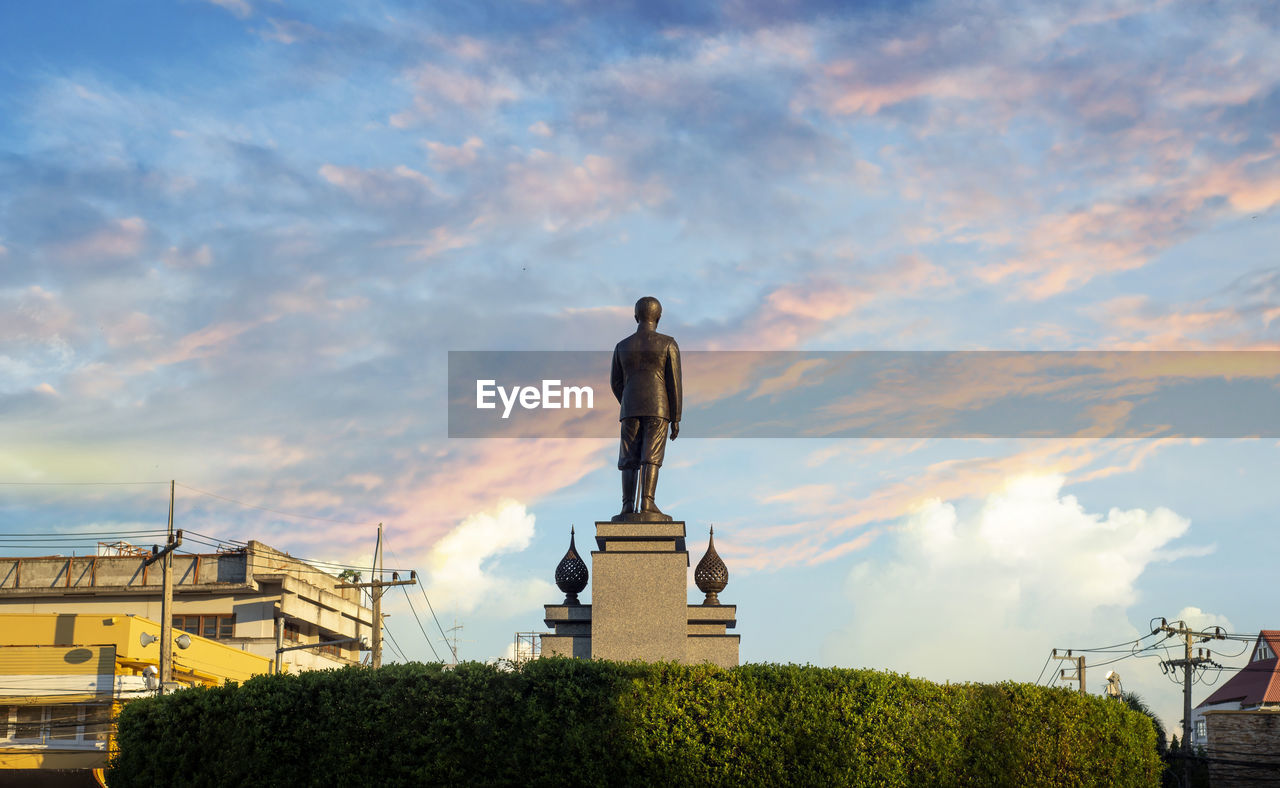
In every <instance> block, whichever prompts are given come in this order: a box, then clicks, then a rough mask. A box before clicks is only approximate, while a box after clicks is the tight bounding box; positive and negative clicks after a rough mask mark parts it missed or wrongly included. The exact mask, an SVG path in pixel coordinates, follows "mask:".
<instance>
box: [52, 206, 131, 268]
mask: <svg viewBox="0 0 1280 788" xmlns="http://www.w3.org/2000/svg"><path fill="white" fill-rule="evenodd" d="M146 237H147V223H146V222H144V221H143V220H142V219H141V218H140V217H138V216H130V217H128V218H125V219H119V220H116V221H114V222H111V223H109V224H108V225H106V226H105V227H101V228H99V229H97V230H94V231H92V232H90V233H87V234H85V235H82V236H80V237H79V238H76V239H74V240H70V241H65V242H63V243H61V244H58V245H57V246H55V247H54V249H55V252H56V253H57V255H58V256H59V257H61V258H63V259H65V260H68V261H70V262H75V263H80V262H97V261H100V260H107V259H119V258H125V257H133V256H134V255H137V254H138V253H139V252H140V251H141V250H142V246H143V243H144V242H145V241H146Z"/></svg>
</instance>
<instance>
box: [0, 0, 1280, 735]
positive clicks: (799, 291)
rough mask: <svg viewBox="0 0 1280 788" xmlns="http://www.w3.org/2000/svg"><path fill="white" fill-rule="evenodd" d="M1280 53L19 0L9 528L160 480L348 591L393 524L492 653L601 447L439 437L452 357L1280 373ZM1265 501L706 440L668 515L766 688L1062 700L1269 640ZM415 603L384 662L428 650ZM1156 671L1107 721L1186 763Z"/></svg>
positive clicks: (1203, 441) (107, 504)
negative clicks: (872, 679) (997, 362)
mask: <svg viewBox="0 0 1280 788" xmlns="http://www.w3.org/2000/svg"><path fill="white" fill-rule="evenodd" d="M1278 33H1280V9H1277V7H1276V6H1275V5H1274V4H1272V3H1264V2H1256V3H1254V2H1237V3H1230V4H1208V3H1198V2H1139V1H1138V0H1132V1H1130V0H1082V1H1080V2H1066V3H1055V4H1051V5H1049V6H1043V5H1042V4H1027V3H1015V2H1009V0H986V1H983V2H955V3H938V2H909V3H889V2H868V3H854V4H850V3H829V2H802V1H800V0H796V1H795V2H778V1H777V0H761V2H745V1H739V2H725V3H718V4H707V3H698V2H680V3H674V2H597V3H582V2H569V1H566V2H558V1H557V0H537V1H535V0H516V1H515V2H507V1H504V2H485V1H484V0H475V1H474V2H467V3H403V4H400V3H394V2H362V3H333V2H320V1H316V2H307V3H296V2H288V1H287V0H213V1H212V2H205V1H203V0H186V1H180V2H171V3H161V2H142V1H140V0H139V1H136V2H121V3H110V4H101V3H91V2H79V3H77V2H68V3H57V4H30V3H27V4H15V3H10V4H6V5H5V6H4V8H3V10H0V482H3V483H4V484H3V485H0V539H6V541H5V543H4V545H5V547H6V550H7V552H8V553H9V554H27V555H40V554H47V553H49V552H50V551H51V549H53V548H50V547H49V546H48V545H47V544H43V543H38V542H37V540H36V537H35V536H33V535H41V534H64V535H75V534H84V535H85V536H84V537H83V539H84V545H87V546H88V547H87V549H89V550H92V549H93V543H94V540H95V539H96V538H97V536H98V535H113V536H122V537H129V536H130V535H133V536H138V534H137V533H136V532H141V531H146V530H148V529H155V528H157V527H159V528H162V527H163V526H164V524H165V520H166V517H167V507H168V492H169V490H168V480H171V479H173V480H176V481H177V483H178V486H177V488H176V489H177V499H176V512H175V519H176V522H177V524H178V527H183V528H186V529H189V530H191V531H192V532H196V533H201V534H206V535H209V536H210V537H212V538H213V540H214V541H216V540H224V541H227V542H230V541H231V540H247V539H257V540H259V541H262V542H265V543H267V544H270V545H272V546H274V547H277V548H279V549H284V550H288V551H290V552H291V553H293V554H294V555H298V556H303V557H308V558H314V559H323V560H329V561H337V562H347V563H355V564H361V565H364V564H367V563H368V561H369V560H370V556H371V554H372V551H373V544H374V539H375V533H376V524H377V523H379V522H382V523H384V524H385V528H386V545H387V548H388V550H387V557H386V562H387V564H388V565H389V566H396V567H398V568H414V569H416V570H418V572H419V573H420V576H421V579H422V586H421V588H420V589H419V591H418V593H419V594H421V592H423V591H425V592H426V595H427V598H429V599H430V600H431V603H432V607H433V608H434V609H435V611H436V612H437V613H438V614H439V617H440V620H441V623H442V625H443V627H444V628H448V627H453V626H454V625H455V624H456V625H460V626H461V627H462V629H460V630H458V631H457V637H458V639H459V642H458V649H459V651H460V653H461V655H462V656H463V658H472V659H490V658H497V657H502V656H504V655H506V654H508V653H509V650H510V647H511V643H512V641H513V636H514V634H515V633H516V632H517V631H532V630H542V629H544V628H545V627H544V626H543V625H542V621H541V618H542V605H543V604H546V603H554V602H558V601H559V600H560V598H561V595H560V594H559V593H558V592H557V590H556V589H555V587H554V584H553V582H552V581H553V576H554V569H555V565H556V563H557V562H558V561H559V559H560V557H561V556H562V555H563V553H564V551H565V549H566V547H567V542H568V536H569V529H570V527H571V526H573V527H575V528H576V529H578V532H579V534H580V536H581V537H582V538H581V539H580V540H579V542H578V544H579V547H580V548H582V547H584V546H588V545H589V543H590V542H591V539H590V533H591V528H592V525H591V524H592V523H593V522H594V521H595V520H599V519H607V518H608V517H609V516H610V515H612V514H614V513H616V511H617V508H618V506H619V495H620V494H619V491H618V488H619V482H618V479H617V470H616V468H615V458H616V452H617V447H616V441H614V440H612V439H609V438H600V437H583V438H538V439H534V438H527V439H484V438H470V439H463V438H450V437H449V434H448V400H449V396H448V378H447V370H448V353H449V351H477V350H500V351H569V350H572V351H604V352H608V351H609V350H610V349H611V348H612V347H613V345H614V343H615V342H616V341H617V340H619V339H621V338H622V337H623V336H625V335H626V334H627V333H629V332H630V331H631V330H632V329H633V327H634V323H633V321H632V305H633V304H634V302H635V300H636V299H637V298H639V297H640V296H643V295H652V296H656V297H657V298H659V299H660V300H661V302H662V304H663V310H664V311H663V319H662V322H661V330H663V331H664V332H666V333H669V334H671V335H673V336H675V337H676V338H677V340H678V341H679V343H680V347H681V348H682V349H683V350H685V351H698V350H705V351H726V350H763V351H867V350H881V351H883V350H889V351H923V350H928V351H980V350H1009V351H1067V350H1070V351H1075V350H1105V351H1166V350H1200V351H1219V350H1251V351H1274V350H1276V349H1277V348H1278V346H1280V323H1278V322H1277V318H1278V317H1280V264H1278V263H1277V261H1276V257H1275V250H1276V248H1277V243H1276V238H1277V233H1278V232H1280V211H1277V204H1278V203H1280V133H1278V132H1277V129H1280V35H1278ZM686 374H689V375H696V374H697V370H693V371H690V370H686ZM803 376H804V370H803V369H799V370H796V371H795V372H794V375H793V378H792V379H791V381H792V382H793V383H794V382H795V380H797V379H802V378H803ZM1269 380H1271V385H1273V386H1274V376H1273V377H1272V378H1270V379H1269ZM921 385H925V386H927V385H928V382H927V381H926V382H925V383H923V384H921ZM605 396H606V397H607V393H606V394H605ZM688 396H689V397H690V398H691V400H697V399H698V398H699V397H701V398H702V399H701V401H702V402H703V404H704V405H705V406H706V407H707V408H708V409H713V408H714V407H715V400H716V397H715V396H713V395H711V394H708V393H707V392H706V391H705V390H704V391H702V392H701V393H700V392H699V391H698V390H697V388H696V387H695V388H694V389H691V390H690V391H689V393H688ZM961 400H962V401H963V398H961ZM926 401H927V400H926ZM602 406H606V407H607V406H608V403H607V402H605V403H602ZM1200 406H1201V407H1212V406H1213V403H1211V402H1210V403H1207V404H1206V403H1203V402H1202V403H1201V404H1200ZM690 412H691V413H692V412H694V411H690ZM788 415H790V416H792V417H794V416H795V413H790V414H788ZM696 434H697V433H696V425H690V430H689V432H688V435H689V436H694V435H696ZM1259 434H1260V435H1266V434H1267V433H1266V431H1265V430H1261V429H1260V430H1259ZM1272 434H1273V435H1274V433H1272ZM1277 472H1280V457H1278V454H1277V441H1276V439H1275V438H1274V437H1249V438H1242V439H1223V438H1204V437H1197V436H1194V435H1190V436H1154V437H1152V436H1147V437H1143V436H1126V437H1116V438H1095V437H1053V438H1029V437H1016V438H973V439H959V438H936V437H930V436H929V435H927V434H925V435H917V436H913V437H909V438H895V437H888V438H874V439H871V438H825V437H812V438H698V437H683V438H682V439H680V440H677V441H676V442H673V443H671V444H670V445H669V447H668V450H667V458H666V464H665V465H664V467H663V470H662V476H661V481H660V484H659V504H660V505H661V506H662V507H663V508H664V510H666V511H667V512H668V513H671V514H673V515H675V516H676V517H677V518H679V519H683V520H685V521H686V522H687V524H688V525H687V528H688V532H689V544H690V551H691V554H692V559H693V563H695V564H696V562H697V560H698V558H699V557H700V556H701V553H702V550H703V549H704V547H705V543H706V542H705V538H706V533H707V529H708V528H709V527H710V526H711V525H712V524H714V526H715V529H716V546H717V549H718V551H719V553H720V555H721V556H722V557H723V558H724V560H725V562H726V564H727V565H728V568H729V572H730V580H729V585H728V588H727V589H726V590H725V591H724V592H723V593H722V594H721V595H720V596H721V599H722V600H723V601H724V602H726V603H734V604H737V605H738V632H739V633H740V634H741V635H742V645H741V654H742V659H743V660H744V661H750V662H797V663H811V664H816V665H840V666H848V667H872V668H878V669H886V670H893V671H896V672H899V673H910V674H912V675H916V676H924V677H927V678H931V679H935V680H939V681H1001V680H1006V679H1008V680H1017V681H1036V680H1040V681H1041V682H1042V683H1044V682H1046V681H1050V680H1053V679H1052V671H1053V670H1055V669H1057V668H1058V667H1061V666H1060V665H1058V664H1057V663H1053V664H1050V660H1049V659H1048V657H1049V655H1050V649H1052V648H1059V649H1067V648H1073V649H1086V648H1094V647H1101V646H1111V645H1114V644H1124V643H1126V642H1129V641H1133V640H1136V639H1138V638H1141V637H1142V636H1144V635H1147V634H1148V633H1149V632H1150V629H1151V622H1152V619H1153V618H1154V619H1159V618H1160V617H1166V618H1168V619H1170V620H1173V619H1177V618H1181V619H1185V620H1186V621H1187V622H1188V623H1189V624H1192V625H1193V626H1196V627H1202V626H1211V625H1219V626H1223V627H1225V628H1226V629H1228V630H1229V631H1231V632H1237V633H1243V634H1246V635H1250V634H1254V633H1256V632H1257V631H1258V630H1259V629H1262V628H1276V627H1280V619H1278V618H1277V617H1278V616H1280V612H1278V611H1277V610H1276V608H1275V603H1274V594H1272V593H1270V591H1271V589H1272V584H1273V582H1274V577H1275V565H1274V556H1275V555H1277V554H1280V535H1278V534H1280V532H1278V531H1277V529H1276V528H1275V527H1274V525H1273V522H1272V521H1273V513H1274V512H1275V511H1276V510H1277V507H1278V506H1280V485H1276V484H1275V482H1274V480H1275V479H1276V477H1277ZM104 482H112V483H113V484H102V483H104ZM143 482H146V483H145V484H144V483H143ZM91 483H92V484H91ZM144 538H145V539H147V540H149V539H150V538H151V537H150V536H146V537H144ZM84 545H79V546H78V547H80V548H81V549H84ZM66 546H67V543H63V545H62V546H61V547H58V548H56V549H66ZM588 595H589V592H588ZM690 598H691V600H696V599H697V591H696V589H692V587H691V594H690ZM409 599H413V600H414V601H415V602H416V603H417V602H419V600H420V599H421V596H418V597H407V596H403V595H393V596H390V597H388V602H387V605H388V607H387V608H386V609H388V610H389V611H390V612H391V614H392V617H391V618H390V619H389V629H390V630H391V632H392V634H393V636H394V637H395V641H396V645H397V650H398V651H399V652H400V653H399V654H392V655H390V656H392V657H394V658H396V659H399V658H400V656H401V655H402V656H403V657H404V658H406V659H418V660H425V659H434V658H435V656H434V655H433V654H440V653H443V644H442V643H441V642H440V637H439V635H440V633H439V629H438V628H436V627H434V622H432V621H431V620H430V619H429V618H425V619H419V618H417V616H418V615H422V616H426V613H425V611H424V610H423V609H422V608H423V605H422V604H420V603H419V604H417V606H416V608H415V609H414V610H410V609H409V606H408V604H407V602H408V600H409ZM420 621H421V623H422V624H423V626H421V628H420V627H419V622H420ZM1150 642H1151V639H1150V638H1149V639H1148V640H1147V641H1144V644H1145V643H1150ZM1243 645H1244V644H1240V643H1233V642H1228V643H1226V644H1225V645H1223V644H1221V643H1218V644H1213V647H1214V649H1215V652H1216V653H1220V654H1223V655H1224V656H1222V657H1220V661H1222V662H1223V663H1224V664H1230V665H1234V664H1240V662H1241V661H1242V659H1243V657H1238V658H1237V659H1235V660H1231V659H1228V658H1227V656H1228V655H1231V654H1235V653H1236V652H1237V651H1239V650H1240V648H1242V647H1243ZM433 650H434V651H433ZM1121 651H1123V649H1122V650H1121ZM1164 656H1165V651H1164V650H1163V649H1159V650H1156V651H1149V652H1145V653H1144V654H1143V655H1142V656H1137V657H1135V656H1126V654H1124V653H1112V652H1096V653H1091V656H1090V657H1089V663H1088V664H1089V665H1090V666H1093V665H1095V664H1097V665H1099V667H1097V668H1096V669H1091V670H1090V672H1089V674H1088V675H1089V682H1088V683H1089V686H1088V689H1089V691H1090V692H1095V693H1096V692H1100V691H1101V687H1102V683H1103V675H1104V674H1105V672H1106V670H1110V669H1115V670H1117V671H1119V672H1120V674H1121V677H1122V681H1123V682H1124V685H1125V688H1126V689H1132V690H1136V691H1138V692H1139V693H1140V694H1141V695H1143V697H1144V698H1145V699H1146V700H1147V702H1148V703H1149V704H1150V705H1151V706H1152V707H1153V708H1155V709H1156V710H1157V711H1158V712H1159V713H1160V714H1161V715H1162V717H1163V718H1164V720H1165V722H1166V725H1167V727H1169V728H1170V729H1174V728H1176V726H1177V725H1178V720H1179V718H1180V717H1181V698H1180V692H1179V688H1178V687H1176V686H1175V685H1174V684H1172V683H1171V682H1170V681H1169V680H1168V679H1167V678H1165V677H1164V676H1162V674H1161V670H1160V667H1159V664H1158V663H1159V658H1161V657H1164ZM1174 656H1177V655H1176V654H1174ZM1108 659H1118V660H1119V661H1118V662H1115V663H1113V664H1111V665H1109V666H1101V663H1103V662H1104V661H1105V660H1108ZM1038 674H1039V675H1038ZM1200 678H1201V679H1202V680H1203V682H1204V683H1208V682H1211V681H1214V680H1220V678H1221V677H1220V676H1219V675H1218V674H1216V673H1214V672H1210V673H1207V674H1205V675H1203V676H1201V677H1200ZM1058 683H1059V684H1061V683H1063V682H1061V680H1058ZM1210 691H1211V690H1210V689H1208V688H1207V687H1204V686H1201V685H1198V686H1197V688H1196V692H1195V694H1194V698H1195V702H1199V700H1201V699H1202V698H1203V697H1206V696H1207V694H1208V693H1209V692H1210Z"/></svg>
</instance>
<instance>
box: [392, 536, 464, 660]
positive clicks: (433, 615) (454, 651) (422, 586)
mask: <svg viewBox="0 0 1280 788" xmlns="http://www.w3.org/2000/svg"><path fill="white" fill-rule="evenodd" d="M388 552H390V553H391V555H392V556H395V558H396V560H397V561H399V560H400V558H399V556H396V553H395V551H394V550H389V551H388ZM418 588H419V589H420V590H421V591H422V598H423V599H425V600H426V601H427V610H430V611H431V618H432V620H433V621H435V622H436V629H438V630H440V637H441V638H442V639H443V640H444V644H445V645H446V646H448V647H449V652H450V653H451V654H453V664H455V665H456V664H458V650H457V648H455V647H454V646H453V644H451V643H450V642H449V636H448V635H446V634H445V633H444V627H442V626H440V619H439V618H438V617H437V616H436V609H435V608H434V607H432V606H431V597H429V596H427V586H426V584H425V583H418ZM430 640H431V639H430V638H427V641H428V642H430Z"/></svg>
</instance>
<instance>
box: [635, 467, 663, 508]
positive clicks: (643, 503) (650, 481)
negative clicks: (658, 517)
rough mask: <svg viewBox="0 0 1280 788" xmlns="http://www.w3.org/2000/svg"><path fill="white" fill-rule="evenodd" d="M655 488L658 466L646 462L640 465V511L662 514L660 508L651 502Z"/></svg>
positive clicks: (656, 486)
mask: <svg viewBox="0 0 1280 788" xmlns="http://www.w3.org/2000/svg"><path fill="white" fill-rule="evenodd" d="M657 489H658V466H657V465H654V464H652V463H648V462H646V463H645V464H644V465H641V466H640V511H642V512H649V513H651V514H662V510H661V509H659V508H658V505H657V504H655V503H654V502H653V494H654V492H655V491H657Z"/></svg>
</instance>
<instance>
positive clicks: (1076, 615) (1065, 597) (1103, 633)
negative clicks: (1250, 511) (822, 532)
mask: <svg viewBox="0 0 1280 788" xmlns="http://www.w3.org/2000/svg"><path fill="white" fill-rule="evenodd" d="M1063 482H1064V479H1063V477H1061V476H1026V477H1019V478H1015V479H1012V480H1011V481H1010V482H1009V483H1008V485H1007V486H1006V487H1005V489H1003V490H1002V491H1000V492H997V493H993V494H991V495H990V496H988V497H987V499H986V501H985V502H984V503H983V504H982V506H981V507H980V508H979V509H978V510H977V511H976V512H973V513H971V514H961V513H960V512H958V511H957V509H956V507H955V506H954V505H952V504H950V503H947V502H943V501H939V500H937V499H934V500H932V501H929V502H927V503H926V504H924V505H923V506H922V507H921V508H920V509H918V510H917V511H916V512H915V513H914V514H912V515H911V516H910V517H908V518H907V519H906V520H905V522H903V523H902V528H901V531H900V534H899V538H898V543H897V548H898V549H897V554H896V555H895V556H892V557H891V558H890V559H889V560H888V561H887V562H883V563H873V562H863V563H861V564H858V565H857V566H856V567H854V569H853V571H852V572H851V573H850V575H849V577H848V581H847V592H848V596H849V599H850V600H851V601H852V604H853V614H852V620H851V621H850V625H849V626H848V627H847V628H846V629H844V630H843V631H841V632H839V633H837V634H836V635H835V636H834V637H832V638H831V639H830V640H829V641H828V642H827V643H826V644H825V648H824V659H831V660H832V661H835V662H837V663H840V664H853V665H866V666H870V667H879V668H886V669H891V670H894V671H898V672H909V673H911V674H913V675H920V676H924V677H927V678H930V679H933V680H938V681H942V680H948V681H1002V680H1006V679H1011V680H1016V681H1034V680H1035V679H1036V671H1038V670H1040V669H1041V666H1042V665H1044V664H1045V660H1046V657H1048V656H1049V650H1050V649H1051V648H1055V647H1057V648H1092V647H1098V646H1106V645H1111V644H1115V643H1118V642H1121V641H1124V640H1126V639H1128V638H1134V639H1137V638H1139V637H1141V636H1143V635H1145V634H1147V631H1146V630H1145V628H1144V627H1145V624H1144V625H1143V626H1142V627H1138V628H1135V627H1134V626H1133V625H1132V624H1130V623H1129V619H1128V616H1127V615H1126V609H1128V608H1130V607H1131V606H1134V605H1135V603H1138V602H1139V601H1140V595H1139V592H1138V588H1137V581H1138V578H1139V577H1140V576H1141V575H1142V573H1143V571H1144V570H1145V569H1146V568H1147V567H1148V566H1150V565H1151V564H1152V563H1154V562H1157V561H1165V560H1174V559H1176V558H1178V557H1180V556H1182V555H1185V554H1186V553H1184V552H1179V551H1170V550H1167V549H1166V546H1167V545H1168V544H1169V543H1170V542H1172V541H1174V540H1176V539H1178V538H1179V537H1181V536H1183V535H1184V534H1186V532H1187V530H1188V528H1189V527H1190V522H1189V521H1188V520H1187V519H1185V518H1183V517H1180V516H1178V515H1177V514H1175V513H1174V512H1172V511H1170V510H1168V509H1165V508H1156V509H1154V510H1151V511H1146V510H1142V509H1133V510H1127V511H1125V510H1120V509H1111V510H1110V511H1108V512H1107V513H1106V515H1105V516H1103V515H1100V514H1093V513H1090V512H1086V511H1085V510H1084V508H1083V507H1082V506H1081V505H1080V503H1079V502H1078V501H1077V500H1076V498H1075V497H1074V496H1071V495H1063V494H1062V485H1063ZM1152 604H1153V605H1154V604H1155V603H1154V602H1153V603H1152ZM1160 612H1161V611H1160V610H1158V609H1157V607H1154V606H1153V607H1152V608H1151V610H1150V611H1148V610H1147V608H1146V607H1142V608H1141V609H1139V610H1135V613H1134V615H1135V618H1137V619H1141V620H1142V621H1144V622H1145V620H1146V618H1147V617H1148V616H1149V615H1151V614H1157V615H1158V614H1159V613H1160ZM1197 613H1199V611H1197ZM1179 615H1180V616H1182V617H1184V618H1186V619H1187V620H1188V622H1189V623H1190V622H1191V620H1192V618H1193V617H1194V616H1192V614H1191V613H1189V612H1188V611H1183V612H1182V613H1179ZM1200 615H1205V614H1200ZM1215 623H1216V621H1215ZM1147 642H1149V641H1147ZM1113 656H1115V655H1106V656H1103V655H1090V658H1089V662H1090V663H1093V662H1101V661H1102V660H1103V659H1107V658H1111V657H1113ZM1155 663H1156V660H1155V659H1144V660H1135V659H1129V660H1127V661H1125V662H1123V663H1117V664H1116V669H1118V670H1125V671H1126V672H1125V686H1126V688H1127V689H1137V690H1139V691H1140V692H1142V691H1146V692H1147V693H1148V700H1149V701H1150V702H1151V703H1152V705H1153V707H1155V708H1156V709H1157V710H1158V711H1160V712H1161V713H1162V714H1163V716H1164V717H1165V720H1166V722H1168V721H1169V720H1170V716H1171V715H1172V718H1173V721H1175V722H1176V720H1177V718H1178V716H1179V715H1177V713H1176V707H1177V697H1176V695H1170V694H1169V693H1168V692H1167V683H1166V684H1165V685H1164V686H1163V687H1162V686H1161V685H1160V684H1159V683H1157V682H1160V681H1163V680H1162V679H1160V676H1159V671H1158V668H1156V665H1155ZM1049 667H1050V668H1051V669H1052V670H1054V671H1056V670H1057V669H1058V668H1061V667H1065V665H1062V664H1057V663H1052V664H1051V665H1050V666H1049ZM1095 673H1096V675H1095ZM1148 673H1150V674H1152V675H1150V676H1149V675H1147V674H1148ZM1104 674H1105V670H1101V669H1100V670H1099V671H1091V672H1089V673H1088V676H1087V678H1088V679H1089V683H1088V689H1089V691H1091V692H1095V693H1096V692H1098V691H1099V686H1100V682H1102V680H1103V676H1104ZM1048 675H1051V674H1049V673H1046V677H1047V676H1048ZM1166 696H1168V697H1166ZM1171 704H1172V705H1171Z"/></svg>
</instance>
